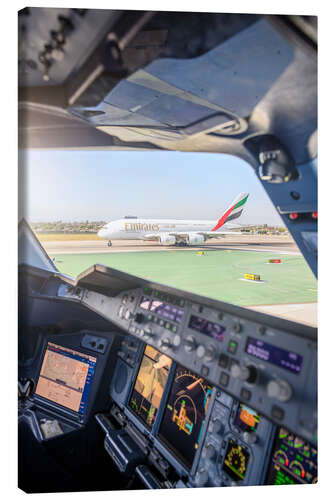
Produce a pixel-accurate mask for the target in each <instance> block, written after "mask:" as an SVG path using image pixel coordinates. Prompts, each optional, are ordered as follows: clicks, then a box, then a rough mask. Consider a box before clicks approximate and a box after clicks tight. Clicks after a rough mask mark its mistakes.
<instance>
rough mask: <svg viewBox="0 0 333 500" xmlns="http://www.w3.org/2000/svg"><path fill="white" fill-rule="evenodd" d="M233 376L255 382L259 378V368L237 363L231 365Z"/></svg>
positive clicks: (250, 382)
mask: <svg viewBox="0 0 333 500" xmlns="http://www.w3.org/2000/svg"><path fill="white" fill-rule="evenodd" d="M231 376H232V377H234V378H238V379H239V380H243V381H244V382H248V383H249V384H253V383H254V382H255V381H256V379H257V369H256V368H255V366H252V365H248V366H241V365H237V364H236V363H235V364H233V365H232V367H231Z"/></svg>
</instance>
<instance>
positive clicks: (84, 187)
mask: <svg viewBox="0 0 333 500" xmlns="http://www.w3.org/2000/svg"><path fill="white" fill-rule="evenodd" d="M21 158H22V160H21V169H22V176H21V181H22V183H23V184H24V189H23V192H24V193H23V194H24V197H25V203H24V207H25V208H24V211H25V213H24V214H22V215H24V217H25V218H26V220H27V221H28V222H29V224H30V225H31V226H32V228H33V230H34V232H35V234H36V235H37V237H38V239H39V241H40V242H41V244H42V245H43V247H44V249H45V250H46V251H47V253H48V254H49V256H50V257H51V259H52V260H53V262H54V264H55V265H56V267H57V268H58V269H59V270H60V271H61V272H63V273H65V274H67V275H70V276H73V277H76V276H77V275H78V274H79V273H81V272H82V271H84V270H86V269H87V268H88V267H90V266H91V265H93V264H95V263H99V264H104V265H106V266H109V267H113V268H116V269H120V270H122V271H125V272H128V273H130V274H134V275H136V276H139V277H143V278H145V279H148V280H151V281H154V282H160V283H162V284H166V285H170V286H172V287H175V288H178V289H182V290H186V291H190V292H193V293H196V294H198V295H202V296H206V297H210V298H214V299H218V300H222V301H225V302H229V303H232V304H235V305H239V306H244V307H248V308H251V309H255V310H258V311H261V312H265V313H267V314H271V315H274V316H279V317H282V318H287V319H291V320H294V321H298V322H302V323H306V324H309V325H315V324H316V311H317V309H316V308H317V282H316V279H315V277H314V275H313V274H312V271H311V270H310V268H309V267H308V265H307V263H306V261H305V259H304V257H303V256H302V254H301V252H300V250H299V248H298V247H297V245H296V244H295V242H294V240H293V238H292V237H291V235H290V234H289V232H288V230H287V228H286V227H285V226H284V224H283V222H282V219H281V217H280V216H279V214H278V212H277V210H276V208H275V207H274V206H273V204H272V202H271V201H270V199H269V198H268V196H267V194H266V192H265V191H264V188H263V187H262V185H261V184H260V182H259V181H258V179H257V177H256V176H255V174H254V172H253V170H252V168H251V167H250V166H249V165H248V164H246V163H245V162H244V161H242V160H240V159H237V158H235V157H233V156H229V155H222V154H220V155H218V154H204V153H179V152H166V151H164V152H148V151H147V152H132V151H130V152H129V151H111V152H110V151H95V152H94V151H29V152H24V154H22V156H21ZM46 186H48V187H46ZM50 186H52V188H51V189H50Z"/></svg>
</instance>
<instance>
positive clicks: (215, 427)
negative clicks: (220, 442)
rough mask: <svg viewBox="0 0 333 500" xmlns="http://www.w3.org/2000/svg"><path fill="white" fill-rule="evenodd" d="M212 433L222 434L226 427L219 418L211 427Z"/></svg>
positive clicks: (215, 419) (214, 420)
mask: <svg viewBox="0 0 333 500" xmlns="http://www.w3.org/2000/svg"><path fill="white" fill-rule="evenodd" d="M210 429H211V432H214V433H215V434H220V433H221V434H222V432H223V429H224V425H223V424H222V422H221V420H220V419H219V418H216V417H215V418H213V420H212V422H211V425H210Z"/></svg>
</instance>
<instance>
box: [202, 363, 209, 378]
mask: <svg viewBox="0 0 333 500" xmlns="http://www.w3.org/2000/svg"><path fill="white" fill-rule="evenodd" d="M201 375H203V376H204V377H208V375H209V368H208V366H205V365H203V366H202V368H201Z"/></svg>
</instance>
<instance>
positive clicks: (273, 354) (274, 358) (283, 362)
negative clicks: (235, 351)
mask: <svg viewBox="0 0 333 500" xmlns="http://www.w3.org/2000/svg"><path fill="white" fill-rule="evenodd" d="M245 351H246V352H247V353H248V354H251V356H254V357H255V358H258V359H263V360H264V361H267V362H268V363H271V364H273V365H276V366H279V367H280V368H283V369H284V370H288V371H290V372H293V373H300V371H301V368H302V363H303V357H302V356H300V355H299V354H296V353H295V352H291V351H286V350H285V349H281V348H280V347H276V346H274V345H271V344H268V343H267V342H263V341H262V340H257V339H254V338H252V337H248V339H247V343H246V348H245Z"/></svg>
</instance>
